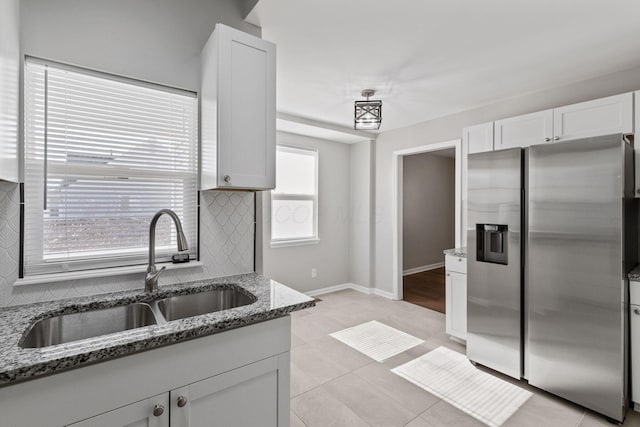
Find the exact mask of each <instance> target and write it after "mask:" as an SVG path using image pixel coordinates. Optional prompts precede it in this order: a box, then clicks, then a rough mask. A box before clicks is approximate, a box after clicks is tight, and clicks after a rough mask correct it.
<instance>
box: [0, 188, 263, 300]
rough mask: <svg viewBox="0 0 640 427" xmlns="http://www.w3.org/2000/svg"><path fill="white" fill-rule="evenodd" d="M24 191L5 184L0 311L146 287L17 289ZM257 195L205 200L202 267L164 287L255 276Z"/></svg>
mask: <svg viewBox="0 0 640 427" xmlns="http://www.w3.org/2000/svg"><path fill="white" fill-rule="evenodd" d="M19 202H20V195H19V186H18V185H17V184H13V183H5V182H0V307H5V306H12V305H19V304H27V303H32V302H40V301H49V300H55V299H62V298H71V297H76V296H84V295H92V294H99V293H105V292H112V291H118V290H125V289H136V288H142V287H144V273H136V274H127V275H120V276H111V277H100V278H92V279H79V280H72V281H66V282H55V283H50V284H36V285H25V286H19V287H16V286H13V283H14V282H15V281H16V279H17V278H18V267H19V250H20V232H19V230H20V207H19ZM253 209H254V199H253V193H248V192H216V191H204V192H202V193H201V194H200V261H201V262H202V264H203V265H202V267H194V268H185V269H177V270H169V271H166V272H164V273H163V274H162V276H160V286H162V285H166V284H171V283H176V282H183V281H189V280H197V279H202V278H208V277H219V276H228V275H232V274H239V273H247V272H250V271H253V256H254V251H253V245H254V226H253Z"/></svg>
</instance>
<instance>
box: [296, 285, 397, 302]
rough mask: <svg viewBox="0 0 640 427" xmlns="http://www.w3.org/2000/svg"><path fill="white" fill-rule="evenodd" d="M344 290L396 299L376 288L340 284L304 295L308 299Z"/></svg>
mask: <svg viewBox="0 0 640 427" xmlns="http://www.w3.org/2000/svg"><path fill="white" fill-rule="evenodd" d="M345 289H352V290H354V291H358V292H362V293H363V294H366V295H378V296H380V297H384V298H388V299H393V300H394V299H396V298H395V297H394V295H393V294H392V293H391V292H387V291H383V290H381V289H376V288H367V287H366V286H362V285H356V284H355V283H341V284H339V285H335V286H329V287H326V288H321V289H315V290H313V291H309V292H305V295H308V296H310V297H316V296H319V295H322V294H328V293H330V292H337V291H343V290H345Z"/></svg>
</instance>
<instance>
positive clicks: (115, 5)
mask: <svg viewBox="0 0 640 427" xmlns="http://www.w3.org/2000/svg"><path fill="white" fill-rule="evenodd" d="M245 3H246V4H245ZM250 3H251V2H248V3H247V2H242V1H238V0H134V1H131V0H107V1H104V0H55V1H51V0H22V41H21V43H22V50H23V52H24V53H25V54H26V55H32V56H37V57H41V58H45V59H51V60H56V61H60V62H65V63H69V64H73V65H78V66H82V67H87V68H92V69H95V70H100V71H106V72H110V73H114V74H119V75H122V76H128V77H133V78H137V79H141V80H146V81H151V82H155V83H162V84H166V85H169V86H174V87H179V88H184V89H189V90H193V91H197V90H198V89H199V87H200V83H199V81H200V51H201V50H202V47H203V46H204V44H205V42H206V41H207V39H208V38H209V35H210V34H211V32H212V31H213V28H214V26H215V24H216V23H217V22H221V23H223V24H226V25H229V26H230V27H234V28H238V29H240V30H242V31H245V32H247V33H251V34H254V35H257V36H260V34H261V31H260V28H259V27H256V26H254V25H252V24H249V23H247V22H244V20H243V18H244V16H243V13H244V9H246V8H247V7H249V4H250Z"/></svg>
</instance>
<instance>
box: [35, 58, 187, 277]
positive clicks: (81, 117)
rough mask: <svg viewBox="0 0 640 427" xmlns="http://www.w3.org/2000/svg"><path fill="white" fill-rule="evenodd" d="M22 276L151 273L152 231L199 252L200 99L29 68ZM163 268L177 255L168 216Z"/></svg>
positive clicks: (96, 76)
mask: <svg viewBox="0 0 640 427" xmlns="http://www.w3.org/2000/svg"><path fill="white" fill-rule="evenodd" d="M24 117H25V131H24V133H25V134H24V141H25V146H24V171H25V174H24V179H25V184H24V192H25V199H24V242H23V245H24V246H23V250H24V263H23V268H24V275H25V276H28V275H36V274H45V273H58V272H64V271H74V270H87V269H93V268H105V267H119V266H128V265H138V264H144V263H146V261H147V256H148V255H147V251H148V244H149V240H148V234H149V222H150V221H151V218H152V217H153V215H154V214H155V213H156V212H157V211H158V210H160V209H162V208H169V209H173V210H174V211H175V212H176V213H177V214H178V216H179V217H180V219H181V221H182V224H183V226H184V231H185V233H186V236H187V240H188V242H189V249H190V255H191V256H192V257H195V256H196V250H197V217H198V211H197V188H196V185H197V160H198V159H197V99H196V96H195V94H194V93H192V92H186V91H181V90H176V89H171V88H166V87H162V86H157V85H152V84H146V83H143V82H138V81H135V80H129V79H124V78H119V77H115V76H110V75H106V74H101V73H96V72H92V71H87V70H82V69H77V68H74V67H69V66H66V65H61V64H56V63H51V62H45V61H40V60H37V59H32V58H29V59H27V62H26V65H25V101H24ZM156 238H157V242H156V245H157V259H158V261H168V260H169V259H170V256H171V254H173V253H175V252H176V233H175V228H174V226H173V224H172V222H171V221H170V220H169V218H167V217H166V216H165V217H163V218H162V219H161V220H160V221H159V222H158V229H157V233H156Z"/></svg>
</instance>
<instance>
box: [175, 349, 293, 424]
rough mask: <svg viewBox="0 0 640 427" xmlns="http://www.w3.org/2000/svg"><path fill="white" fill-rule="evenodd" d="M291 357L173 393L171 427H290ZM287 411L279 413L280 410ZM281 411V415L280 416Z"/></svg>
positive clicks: (258, 364)
mask: <svg viewBox="0 0 640 427" xmlns="http://www.w3.org/2000/svg"><path fill="white" fill-rule="evenodd" d="M285 363H286V364H288V363H289V358H288V357H287V358H286V359H285V360H282V358H278V357H277V356H276V357H271V358H269V359H266V360H261V361H259V362H256V363H252V364H251V365H248V366H243V367H242V368H238V369H235V370H233V371H230V372H226V373H224V374H221V375H218V376H215V377H212V378H208V379H206V380H203V381H198V382H196V383H194V384H190V385H188V386H186V387H182V388H179V389H177V390H173V391H172V392H171V405H172V406H171V423H170V425H171V427H175V426H189V427H206V426H210V425H211V420H215V422H216V425H221V426H234V427H235V426H237V427H251V426H264V427H270V426H271V427H278V426H289V410H288V405H283V404H282V403H283V402H282V400H287V401H288V400H289V388H288V387H287V388H286V390H284V389H282V388H281V389H279V387H278V385H279V384H280V383H281V382H282V379H281V378H280V377H281V376H282V375H286V379H285V381H284V383H286V384H288V382H289V377H288V374H285V373H286V372H288V368H287V367H285V366H283V364H285ZM280 407H282V408H286V410H284V409H283V410H282V411H279V410H278V408H280ZM279 412H280V413H279Z"/></svg>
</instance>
